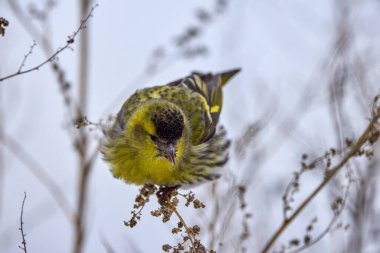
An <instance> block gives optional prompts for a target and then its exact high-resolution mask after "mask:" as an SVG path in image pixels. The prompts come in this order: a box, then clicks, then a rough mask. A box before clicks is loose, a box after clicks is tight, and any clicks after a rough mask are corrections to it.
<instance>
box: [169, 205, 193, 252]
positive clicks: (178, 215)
mask: <svg viewBox="0 0 380 253" xmlns="http://www.w3.org/2000/svg"><path fill="white" fill-rule="evenodd" d="M170 207H171V208H172V210H173V212H174V213H175V215H177V217H178V219H179V220H180V221H181V222H182V224H183V226H184V227H185V229H186V234H187V235H188V236H189V239H190V242H191V245H192V246H193V249H194V251H196V249H195V244H194V241H195V239H194V238H193V233H192V230H191V229H190V228H189V227H188V226H187V224H186V222H185V220H184V219H183V218H182V216H181V215H180V214H179V212H178V211H177V208H176V207H174V206H172V205H170Z"/></svg>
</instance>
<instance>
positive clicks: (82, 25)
mask: <svg viewBox="0 0 380 253" xmlns="http://www.w3.org/2000/svg"><path fill="white" fill-rule="evenodd" d="M96 7H97V5H95V6H94V7H92V8H91V10H90V12H89V13H88V15H87V16H84V18H83V19H82V20H81V22H80V25H79V27H78V28H77V30H76V31H75V32H74V33H73V34H72V35H70V36H68V39H67V41H66V44H65V45H64V46H63V47H60V48H58V49H57V51H55V52H54V53H53V54H52V55H51V56H50V57H48V58H47V59H46V60H44V61H43V62H41V63H40V64H37V65H36V66H34V67H32V68H29V69H26V70H22V67H23V65H24V63H25V61H26V59H27V58H28V56H29V55H30V54H31V53H32V49H33V46H32V48H31V50H30V51H29V52H28V53H27V54H26V55H25V56H24V59H23V61H22V63H21V65H20V67H19V69H18V70H17V71H16V72H14V73H13V74H10V75H7V76H4V77H0V82H2V81H5V80H7V79H10V78H12V77H15V76H18V75H23V74H26V73H29V72H32V71H35V70H39V69H40V68H41V67H43V66H44V65H45V64H47V63H49V62H52V61H54V60H55V59H56V57H57V56H58V55H59V54H60V53H61V52H63V51H64V50H66V49H68V48H70V45H71V44H73V43H74V41H75V38H76V36H77V35H78V33H79V32H80V31H82V30H84V31H85V30H86V29H85V28H86V24H87V21H88V20H89V18H90V17H91V15H92V12H93V11H94V9H95V8H96Z"/></svg>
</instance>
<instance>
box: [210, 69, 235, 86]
mask: <svg viewBox="0 0 380 253" xmlns="http://www.w3.org/2000/svg"><path fill="white" fill-rule="evenodd" d="M240 70H241V68H236V69H232V70H228V71H224V72H221V73H217V74H215V76H220V79H221V83H222V86H224V85H225V84H226V83H227V82H228V81H229V80H230V79H231V78H232V77H233V76H234V75H236V74H237V73H239V72H240Z"/></svg>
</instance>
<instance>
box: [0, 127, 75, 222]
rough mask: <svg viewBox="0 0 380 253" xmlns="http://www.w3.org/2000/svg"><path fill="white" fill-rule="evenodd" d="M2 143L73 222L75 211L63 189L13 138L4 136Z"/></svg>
mask: <svg viewBox="0 0 380 253" xmlns="http://www.w3.org/2000/svg"><path fill="white" fill-rule="evenodd" d="M0 143H2V144H3V146H4V147H6V148H7V149H8V150H9V151H10V152H11V153H13V155H15V156H16V157H17V158H18V159H19V160H20V162H21V163H23V164H24V165H25V167H27V168H28V169H29V170H30V172H32V173H33V175H34V176H35V177H36V178H37V179H38V180H39V181H40V182H41V183H42V184H43V185H44V186H45V187H46V189H48V190H49V192H50V194H51V195H52V196H53V198H54V199H55V200H56V201H57V204H58V205H59V206H60V207H61V209H62V210H63V212H64V214H65V216H66V218H67V219H68V220H69V221H72V220H73V217H74V211H73V209H72V207H71V205H70V204H69V201H68V200H67V199H66V197H65V194H64V193H63V192H62V190H61V188H60V187H59V186H58V185H57V183H56V182H55V181H54V179H53V178H52V177H51V176H50V175H49V174H48V173H47V172H46V170H45V169H43V168H42V166H41V165H40V164H38V162H37V161H36V160H34V158H33V156H32V155H31V154H29V153H28V152H27V151H26V150H25V149H24V148H23V147H22V145H20V144H19V143H18V142H17V141H16V140H15V139H13V138H12V137H11V136H9V135H6V134H5V133H4V132H3V135H1V136H0Z"/></svg>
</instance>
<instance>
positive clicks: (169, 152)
mask: <svg viewBox="0 0 380 253" xmlns="http://www.w3.org/2000/svg"><path fill="white" fill-rule="evenodd" d="M163 151H164V152H163V153H164V157H165V158H166V159H167V160H168V161H169V162H170V163H171V164H172V166H173V168H174V166H175V146H174V145H173V144H169V145H167V146H166V147H165V148H164V150H163Z"/></svg>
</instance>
